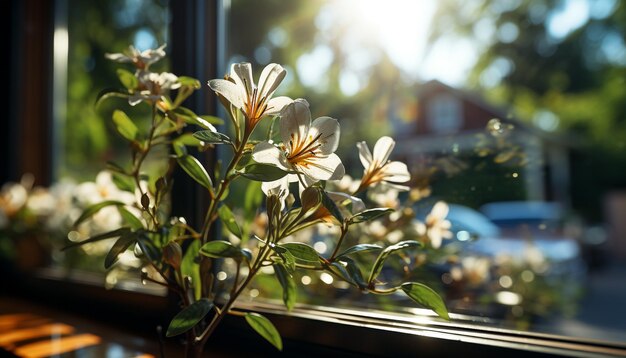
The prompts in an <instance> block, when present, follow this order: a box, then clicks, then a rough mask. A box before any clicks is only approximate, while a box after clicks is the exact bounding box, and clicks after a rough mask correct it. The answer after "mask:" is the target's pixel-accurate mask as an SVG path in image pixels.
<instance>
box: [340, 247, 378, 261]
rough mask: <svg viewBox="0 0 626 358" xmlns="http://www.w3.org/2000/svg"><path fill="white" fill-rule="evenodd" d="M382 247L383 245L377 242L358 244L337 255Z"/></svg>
mask: <svg viewBox="0 0 626 358" xmlns="http://www.w3.org/2000/svg"><path fill="white" fill-rule="evenodd" d="M382 249H383V248H382V247H380V246H379V245H376V244H358V245H354V246H352V247H350V248H349V249H347V250H346V251H344V252H342V253H340V254H339V255H337V257H338V258H340V257H342V256H347V255H351V254H354V253H357V252H366V251H375V250H382Z"/></svg>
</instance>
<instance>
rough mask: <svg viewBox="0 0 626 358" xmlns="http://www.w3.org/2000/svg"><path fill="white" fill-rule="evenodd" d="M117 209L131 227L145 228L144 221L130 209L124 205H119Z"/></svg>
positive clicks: (135, 228) (136, 228) (134, 228)
mask: <svg viewBox="0 0 626 358" xmlns="http://www.w3.org/2000/svg"><path fill="white" fill-rule="evenodd" d="M117 211H119V213H120V215H121V216H122V219H123V220H124V222H126V223H127V224H128V225H129V226H130V227H131V229H133V230H139V229H143V223H142V222H141V220H139V218H138V217H136V216H135V215H133V213H131V212H130V211H128V209H126V208H125V207H123V206H118V207H117Z"/></svg>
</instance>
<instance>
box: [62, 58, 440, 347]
mask: <svg viewBox="0 0 626 358" xmlns="http://www.w3.org/2000/svg"><path fill="white" fill-rule="evenodd" d="M164 56H165V52H164V46H162V47H160V48H158V49H156V50H147V51H143V52H139V51H137V50H136V49H134V48H132V47H131V48H130V50H129V51H127V52H126V53H124V54H114V55H107V57H108V58H110V59H112V60H114V61H118V62H122V63H130V64H132V66H134V72H131V71H129V70H126V69H120V70H118V72H117V74H118V77H119V80H120V82H121V83H122V85H123V86H124V90H116V91H107V92H104V93H102V94H101V96H100V98H99V100H98V103H101V102H102V101H104V100H107V99H109V98H112V97H122V98H126V99H128V104H129V105H130V106H138V105H142V106H147V108H149V109H150V116H151V118H150V121H149V123H148V125H147V126H146V127H145V128H141V127H140V126H139V125H138V124H137V123H139V121H137V120H133V119H131V118H130V117H129V116H128V115H127V114H126V113H125V112H123V111H122V110H119V109H118V110H115V111H114V112H113V116H112V120H113V124H114V126H115V128H116V130H117V132H118V133H119V134H120V135H121V136H122V137H123V138H125V139H126V140H127V141H128V143H129V148H130V151H131V155H130V157H131V160H130V164H129V165H127V166H121V165H117V164H113V163H110V164H109V167H108V168H109V171H110V172H111V173H112V174H113V175H115V176H116V177H117V178H118V182H120V183H124V185H123V188H122V189H123V190H126V191H129V192H131V193H134V194H135V196H136V197H137V198H138V200H136V201H135V202H132V203H129V202H121V201H115V200H109V201H103V202H99V203H96V204H94V205H92V206H91V207H89V208H87V209H86V210H85V211H84V212H83V214H82V215H81V216H80V217H79V218H78V220H77V221H76V223H75V224H76V225H79V224H80V223H81V222H83V221H85V220H87V219H89V218H90V217H91V216H93V215H94V214H96V213H97V212H98V211H100V210H102V209H104V208H106V207H115V208H117V210H118V211H119V213H120V214H121V216H122V218H123V225H122V226H121V227H119V228H115V229H114V230H111V231H108V232H105V233H101V234H99V235H96V236H93V237H91V238H89V239H87V240H85V241H83V242H80V243H76V244H72V246H73V245H80V244H83V243H87V242H94V241H99V240H104V239H110V238H117V241H116V242H115V244H114V245H113V246H112V248H111V250H110V252H109V254H108V255H107V257H106V260H105V266H106V267H107V268H108V267H111V266H113V265H114V264H115V262H116V259H117V257H118V256H119V255H120V254H121V253H123V252H125V251H126V250H128V249H131V248H134V252H135V254H136V255H137V256H138V257H140V258H141V259H142V260H143V261H144V262H145V265H146V266H147V267H149V268H150V271H151V272H152V273H153V274H152V275H150V274H148V273H145V274H144V279H146V280H150V281H153V282H157V283H159V284H161V285H163V286H165V287H167V288H168V289H170V290H171V291H173V292H174V293H176V294H177V295H179V297H180V302H181V311H180V312H179V313H178V314H177V315H176V316H175V317H174V318H173V320H172V321H171V323H170V325H169V328H168V330H167V336H177V335H180V334H186V337H187V343H188V344H187V353H188V355H194V354H196V355H197V354H199V352H201V351H202V349H203V346H204V345H205V343H206V342H207V340H208V339H209V337H210V336H211V334H212V333H213V332H214V330H215V329H216V327H217V326H218V325H219V323H220V322H221V321H222V319H223V318H224V317H225V316H226V315H227V314H229V313H231V309H232V308H233V306H234V305H235V303H236V301H237V299H238V298H239V297H240V295H241V294H242V292H244V290H245V289H246V288H247V287H248V286H249V284H250V283H251V282H252V281H253V280H254V278H255V276H256V275H257V274H258V273H259V272H260V271H261V270H262V269H263V268H264V267H267V266H271V267H272V268H273V271H274V274H275V275H276V277H277V279H278V282H280V285H281V286H282V289H283V295H282V296H283V300H284V303H285V306H286V307H287V309H292V308H293V307H294V305H295V302H296V296H295V295H296V285H297V282H296V280H295V279H294V273H295V272H296V271H297V270H315V271H325V272H327V273H329V274H331V275H333V276H334V277H336V278H337V279H340V280H343V281H345V282H347V283H348V284H350V285H352V286H354V287H355V288H356V289H358V290H361V291H364V292H370V293H373V294H382V295H384V294H390V293H393V292H396V291H399V292H404V293H405V294H406V296H407V297H409V298H410V299H412V300H413V301H415V302H417V303H418V304H420V305H422V306H424V307H427V308H430V309H432V310H433V311H435V312H436V313H437V314H438V315H439V316H440V317H442V318H444V319H449V317H448V312H447V310H446V307H445V305H444V302H443V300H442V299H441V298H440V297H439V295H438V294H437V293H436V292H435V291H433V290H432V289H431V288H429V287H427V286H426V285H424V284H422V283H419V282H397V283H390V282H383V281H381V280H379V275H380V273H381V271H382V270H383V267H385V264H386V262H387V259H388V258H389V257H391V256H393V255H397V254H399V253H402V252H404V251H407V250H420V249H421V248H422V247H423V245H424V244H423V242H420V241H416V240H406V241H401V242H398V243H395V244H394V245H391V246H388V247H382V246H379V245H374V244H367V243H358V244H356V245H351V246H349V247H345V246H346V245H343V243H344V238H345V237H346V234H347V233H348V232H349V231H350V230H351V229H352V228H353V227H355V226H359V225H364V223H366V222H370V221H372V220H376V219H378V218H381V217H383V216H385V215H388V214H389V213H390V212H391V211H392V210H391V209H388V208H376V207H375V208H366V207H365V205H364V203H363V201H362V200H361V199H360V198H358V197H357V196H356V195H358V194H359V193H361V192H364V191H367V190H368V189H369V188H372V187H376V186H379V185H383V184H387V185H397V184H398V183H403V182H406V181H408V180H409V179H410V175H409V172H408V169H407V167H406V165H405V164H403V163H401V162H394V161H389V156H390V154H391V151H392V149H393V146H394V141H393V139H391V138H389V137H383V138H381V140H380V141H379V142H378V143H377V144H376V146H375V147H374V152H373V153H370V151H369V149H368V148H367V145H366V144H365V143H359V144H358V148H359V153H360V158H361V162H362V163H363V165H364V167H365V169H364V175H363V178H362V179H361V180H360V183H359V185H358V187H357V188H356V190H354V191H348V192H336V191H329V190H326V189H325V188H326V183H327V182H331V181H337V180H340V179H341V178H342V177H343V176H344V173H345V169H344V166H343V163H342V161H341V159H340V158H339V156H338V155H337V154H335V150H336V149H337V147H338V145H339V141H340V125H339V121H338V120H336V119H334V118H331V117H320V118H317V119H312V118H311V113H310V110H309V104H308V103H307V102H306V100H304V99H295V100H294V99H291V98H289V97H274V96H273V95H274V92H275V91H276V89H277V88H278V86H279V85H280V83H281V81H282V80H283V79H284V78H285V76H286V71H285V69H284V68H283V67H282V66H280V65H277V64H270V65H268V66H266V67H265V68H264V69H263V71H262V73H261V75H260V78H259V81H258V83H257V84H255V82H254V80H253V76H252V68H251V65H250V64H248V63H238V64H233V65H232V66H231V70H230V73H229V74H228V75H227V76H225V78H224V79H215V80H211V81H209V82H208V85H209V87H210V89H211V90H213V91H214V92H215V93H216V95H217V96H218V98H219V100H220V102H221V103H222V105H223V106H224V108H225V110H226V113H227V115H228V119H229V122H230V125H231V126H232V129H233V131H232V134H231V135H230V136H229V135H227V134H224V133H221V132H219V131H218V130H217V128H216V127H215V126H214V125H218V124H222V120H220V119H219V118H216V117H212V116H198V115H196V114H195V113H194V112H193V111H191V110H190V109H188V108H185V107H183V103H184V101H185V99H186V98H188V97H189V96H190V95H191V94H192V93H193V92H194V91H196V90H199V89H200V88H201V86H200V82H199V81H197V80H195V79H192V78H189V77H177V76H176V75H174V74H171V73H153V72H151V71H150V66H151V65H152V64H153V63H155V62H156V61H158V60H159V59H161V58H162V57H164ZM174 93H175V96H173V94H174ZM266 118H273V120H272V125H271V126H270V130H269V131H268V133H264V134H262V133H260V131H255V129H256V128H257V127H258V124H259V123H260V122H261V121H263V120H265V119H266ZM198 128H199V129H200V130H196V129H198ZM276 131H278V133H275V132H276ZM275 134H278V136H276V135H275ZM231 136H232V138H231ZM277 137H279V138H280V140H276V138H277ZM217 145H222V146H223V147H224V148H226V150H230V151H231V153H230V160H229V162H228V164H227V165H226V166H224V167H225V169H224V170H223V171H220V170H219V168H218V170H215V171H212V172H213V173H212V174H209V173H210V171H208V170H207V169H206V168H205V167H204V166H203V164H202V163H201V162H200V161H199V160H198V159H196V158H195V157H194V156H192V155H191V154H189V153H190V152H189V151H188V148H190V147H194V148H197V149H199V150H211V149H212V148H214V147H215V146H217ZM158 146H167V147H169V150H170V153H172V154H171V157H172V160H170V161H169V163H168V166H167V167H166V169H165V170H164V171H163V172H159V173H154V172H149V171H147V170H146V168H145V163H146V158H148V156H149V154H150V153H151V152H152V151H153V150H154V149H155V148H156V147H158ZM175 166H178V167H180V168H182V169H183V170H184V171H185V172H186V173H187V174H188V175H189V176H190V177H191V178H192V179H193V180H195V182H197V183H198V184H199V185H201V186H202V187H203V188H204V189H205V190H206V191H207V193H208V196H209V198H210V202H209V203H208V208H207V211H206V213H205V215H204V222H202V223H201V225H200V227H198V228H193V227H191V225H189V224H188V223H187V221H186V220H185V219H184V218H182V217H171V216H170V213H169V211H168V210H169V209H168V208H169V203H168V202H169V200H170V199H169V196H170V192H171V189H172V172H173V171H174V168H175ZM236 181H257V182H261V185H260V190H262V191H263V193H264V194H265V197H266V199H265V202H264V205H259V207H258V208H253V210H254V211H256V212H259V211H262V212H265V214H266V216H267V219H268V220H267V224H266V228H265V230H264V232H265V236H264V237H258V236H254V235H252V234H251V233H249V232H248V230H243V229H242V227H241V226H240V224H239V223H238V220H237V219H236V218H235V214H233V211H235V210H233V208H231V207H229V206H228V205H227V203H226V197H227V195H228V193H229V191H230V188H231V185H232V184H233V183H234V182H236ZM292 183H293V184H294V185H293V186H297V187H298V190H297V192H294V193H292V192H291V191H290V189H291V187H292V186H291V185H290V184H292ZM234 209H237V208H234ZM217 222H220V223H221V224H222V225H221V226H222V227H224V228H225V229H226V230H227V231H228V232H229V233H230V235H232V236H233V237H237V238H238V239H239V240H234V241H232V242H231V241H230V240H225V239H223V238H222V239H218V238H214V237H211V235H210V234H209V233H211V232H213V230H212V229H213V228H214V227H215V226H216V223H217ZM320 224H321V225H332V226H336V227H338V228H339V233H340V234H339V235H338V237H337V238H336V240H335V241H334V247H333V248H332V250H331V252H332V253H331V254H330V255H326V256H325V255H322V254H320V253H318V252H317V251H316V250H315V249H314V248H313V247H312V246H310V245H308V244H306V243H302V242H295V241H293V240H292V238H293V235H295V234H296V233H298V232H300V231H302V230H305V229H307V228H310V227H312V226H315V225H320ZM225 237H228V236H225ZM250 238H253V240H248V239H250ZM361 252H375V253H378V254H377V257H376V259H375V261H374V262H373V263H372V264H371V265H368V269H367V270H366V269H365V268H364V267H363V266H362V265H361V264H359V263H358V261H357V260H355V259H353V257H354V255H355V254H358V253H361ZM222 260H232V262H233V263H234V266H235V274H234V278H233V279H232V280H231V281H230V282H229V285H230V286H229V287H225V284H224V283H219V284H218V283H217V280H216V277H215V272H216V270H215V268H216V267H219V265H220V263H221V261H222ZM244 317H245V320H246V321H247V322H248V323H249V325H250V326H251V327H252V328H253V329H254V330H255V331H257V332H258V333H259V334H260V335H261V336H263V337H264V338H265V339H267V340H268V341H269V342H270V343H271V344H273V345H274V346H276V348H278V349H282V342H281V338H280V335H279V333H278V331H277V329H276V328H275V327H274V326H273V325H272V323H271V322H270V321H269V320H268V319H267V318H265V317H263V316H262V315H260V314H258V313H245V314H244Z"/></svg>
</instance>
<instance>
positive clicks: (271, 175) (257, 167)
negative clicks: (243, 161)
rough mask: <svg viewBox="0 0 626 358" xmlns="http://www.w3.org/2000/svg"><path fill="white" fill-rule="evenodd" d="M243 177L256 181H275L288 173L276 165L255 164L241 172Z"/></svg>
mask: <svg viewBox="0 0 626 358" xmlns="http://www.w3.org/2000/svg"><path fill="white" fill-rule="evenodd" d="M240 174H241V176H243V177H245V178H248V179H250V180H255V181H274V180H278V179H280V178H282V177H284V176H285V175H287V174H288V173H287V172H286V171H284V170H282V169H280V168H279V167H277V166H275V165H270V164H261V163H253V164H250V165H247V166H246V167H244V168H243V170H242V171H241V172H240Z"/></svg>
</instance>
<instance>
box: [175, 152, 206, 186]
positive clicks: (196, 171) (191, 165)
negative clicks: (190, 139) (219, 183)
mask: <svg viewBox="0 0 626 358" xmlns="http://www.w3.org/2000/svg"><path fill="white" fill-rule="evenodd" d="M176 160H177V161H178V165H180V166H181V167H182V168H183V170H184V171H185V172H187V174H189V176H190V177H192V178H193V180H195V181H197V182H198V183H199V184H200V185H202V186H203V187H205V188H207V189H209V190H211V187H212V186H213V183H212V182H211V177H209V174H208V173H207V172H206V169H204V167H203V166H202V164H200V161H198V159H196V158H195V157H193V156H191V155H183V156H180V157H177V158H176Z"/></svg>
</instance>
